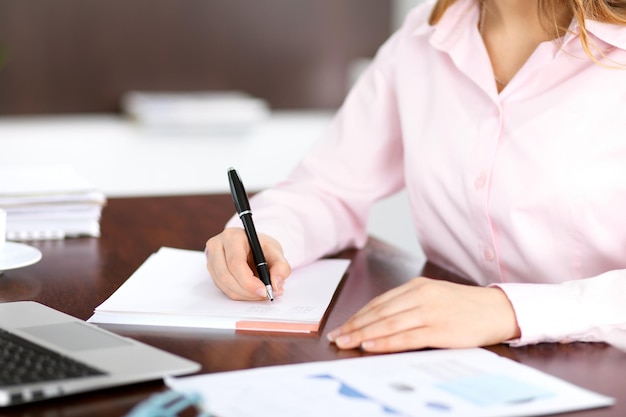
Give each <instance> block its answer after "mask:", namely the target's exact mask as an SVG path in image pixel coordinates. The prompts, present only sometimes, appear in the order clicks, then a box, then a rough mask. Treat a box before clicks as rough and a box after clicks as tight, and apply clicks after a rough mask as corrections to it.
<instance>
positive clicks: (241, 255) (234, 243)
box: [205, 227, 291, 300]
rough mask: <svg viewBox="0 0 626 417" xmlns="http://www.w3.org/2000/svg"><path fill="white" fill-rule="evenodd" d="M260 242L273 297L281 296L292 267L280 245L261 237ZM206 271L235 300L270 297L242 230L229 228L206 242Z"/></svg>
mask: <svg viewBox="0 0 626 417" xmlns="http://www.w3.org/2000/svg"><path fill="white" fill-rule="evenodd" d="M259 242H260V243H261V247H262V249H263V252H264V254H265V259H266V261H267V264H268V265H269V269H270V277H271V280H272V290H273V291H274V296H279V295H282V293H283V283H284V281H285V279H287V277H288V276H289V274H290V273H291V267H290V266H289V264H288V263H287V261H286V260H285V258H284V256H283V250H282V248H281V246H280V244H279V243H278V242H277V241H276V240H275V239H273V238H271V237H269V236H267V235H263V234H261V233H260V234H259ZM205 254H206V257H207V269H208V271H209V273H210V274H211V277H212V278H213V282H214V283H215V285H216V286H217V287H218V288H219V289H220V290H222V292H224V294H226V295H227V296H228V297H230V298H232V299H233V300H262V299H265V298H267V293H266V290H265V286H264V285H263V283H262V282H261V280H260V279H259V278H258V277H257V276H256V275H255V271H256V268H255V265H254V261H253V259H252V253H251V251H250V244H249V243H248V238H247V237H246V233H245V231H244V230H243V229H240V228H235V227H233V228H227V229H225V230H224V231H223V232H222V233H220V234H219V235H216V236H214V237H212V238H211V239H209V240H208V241H207V243H206V249H205Z"/></svg>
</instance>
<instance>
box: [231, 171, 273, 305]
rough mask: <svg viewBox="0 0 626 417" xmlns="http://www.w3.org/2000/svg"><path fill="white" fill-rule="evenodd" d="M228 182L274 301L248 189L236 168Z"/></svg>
mask: <svg viewBox="0 0 626 417" xmlns="http://www.w3.org/2000/svg"><path fill="white" fill-rule="evenodd" d="M228 182H229V183H230V193H231V194H232V196H233V201H234V202H235V208H236V209H237V214H238V215H239V218H240V219H241V222H242V223H243V228H244V229H245V231H246V235H248V242H250V248H251V249H252V258H253V259H254V264H255V265H256V270H257V272H258V274H259V278H260V279H261V281H263V284H265V289H266V290H267V298H269V300H270V301H274V292H273V291H272V283H271V281H270V270H269V267H268V266H267V261H266V260H265V255H263V250H262V249H261V244H260V243H259V237H258V236H257V234H256V229H255V228H254V223H253V222H252V211H251V210H250V203H248V196H247V195H246V189H245V188H244V187H243V183H242V182H241V179H240V178H239V174H237V170H236V169H235V168H229V169H228Z"/></svg>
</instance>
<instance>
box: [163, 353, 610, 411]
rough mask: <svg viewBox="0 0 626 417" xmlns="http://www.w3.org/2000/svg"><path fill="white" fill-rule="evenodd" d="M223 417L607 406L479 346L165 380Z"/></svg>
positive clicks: (604, 400) (606, 400)
mask: <svg viewBox="0 0 626 417" xmlns="http://www.w3.org/2000/svg"><path fill="white" fill-rule="evenodd" d="M166 384H167V385H168V386H169V387H170V388H171V389H174V390H177V391H181V392H196V393H199V394H200V395H202V396H203V398H204V401H205V408H206V409H207V410H209V411H210V412H212V413H215V414H216V415H220V416H228V417H256V416H258V415H268V416H273V417H281V416H285V417H293V416H298V417H309V416H310V417H313V416H324V417H333V416H338V417H339V416H341V417H345V416H360V417H365V416H371V417H392V416H396V417H401V416H415V417H417V416H419V417H426V416H437V417H441V416H446V417H456V416H459V417H473V416H475V417H490V416H493V417H507V416H539V415H546V414H553V413H559V412H566V411H573V410H580V409H588V408H597V407H603V406H608V405H611V404H613V402H614V400H613V399H612V398H610V397H606V396H603V395H599V394H596V393H593V392H590V391H588V390H585V389H582V388H579V387H577V386H574V385H572V384H569V383H567V382H565V381H563V380H560V379H557V378H554V377H552V376H550V375H547V374H545V373H542V372H540V371H537V370H535V369H533V368H530V367H527V366H525V365H522V364H519V363H517V362H514V361H512V360H510V359H507V358H504V357H500V356H498V355H496V354H495V353H493V352H490V351H487V350H484V349H478V348H476V349H456V350H455V349H451V350H432V351H422V352H410V353H401V354H390V355H378V356H371V357H364V358H357V359H344V360H337V361H328V362H312V363H306V364H297V365H286V366H273V367H265V368H255V369H249V370H244V371H233V372H223V373H215V374H205V375H198V376H191V377H182V378H168V379H167V380H166Z"/></svg>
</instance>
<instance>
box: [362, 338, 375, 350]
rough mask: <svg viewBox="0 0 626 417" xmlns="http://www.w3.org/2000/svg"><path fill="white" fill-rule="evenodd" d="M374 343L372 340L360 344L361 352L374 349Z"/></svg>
mask: <svg viewBox="0 0 626 417" xmlns="http://www.w3.org/2000/svg"><path fill="white" fill-rule="evenodd" d="M374 345H375V343H374V341H373V340H366V341H365V342H363V343H361V349H363V350H370V349H372V348H373V347H374Z"/></svg>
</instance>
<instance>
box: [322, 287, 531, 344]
mask: <svg viewBox="0 0 626 417" xmlns="http://www.w3.org/2000/svg"><path fill="white" fill-rule="evenodd" d="M516 337H519V328H518V326H517V322H516V319H515V314H514V311H513V307H512V306H511V304H510V302H509V300H508V298H507V297H506V295H505V294H504V292H502V291H501V290H500V289H498V288H484V287H473V286H468V285H461V284H455V283H451V282H447V281H439V280H432V279H429V278H423V277H420V278H414V279H413V280H411V281H410V282H407V283H406V284H404V285H401V286H399V287H397V288H394V289H392V290H390V291H388V292H386V293H384V294H382V295H380V296H379V297H376V298H374V299H373V300H372V301H370V302H369V303H368V304H367V305H366V306H365V307H363V308H362V309H361V310H360V311H358V312H357V313H356V314H355V315H354V316H352V317H351V318H350V319H349V320H348V321H347V322H346V323H345V324H344V325H342V326H340V327H339V328H337V329H335V330H333V331H331V332H330V333H329V334H328V338H329V340H330V341H333V342H335V343H336V345H337V346H338V347H339V348H341V349H351V348H356V347H360V348H361V349H363V350H365V351H368V352H398V351H404V350H412V349H421V348H426V347H433V348H465V347H476V346H487V345H491V344H495V343H500V342H503V341H505V340H509V339H513V338H516Z"/></svg>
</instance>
